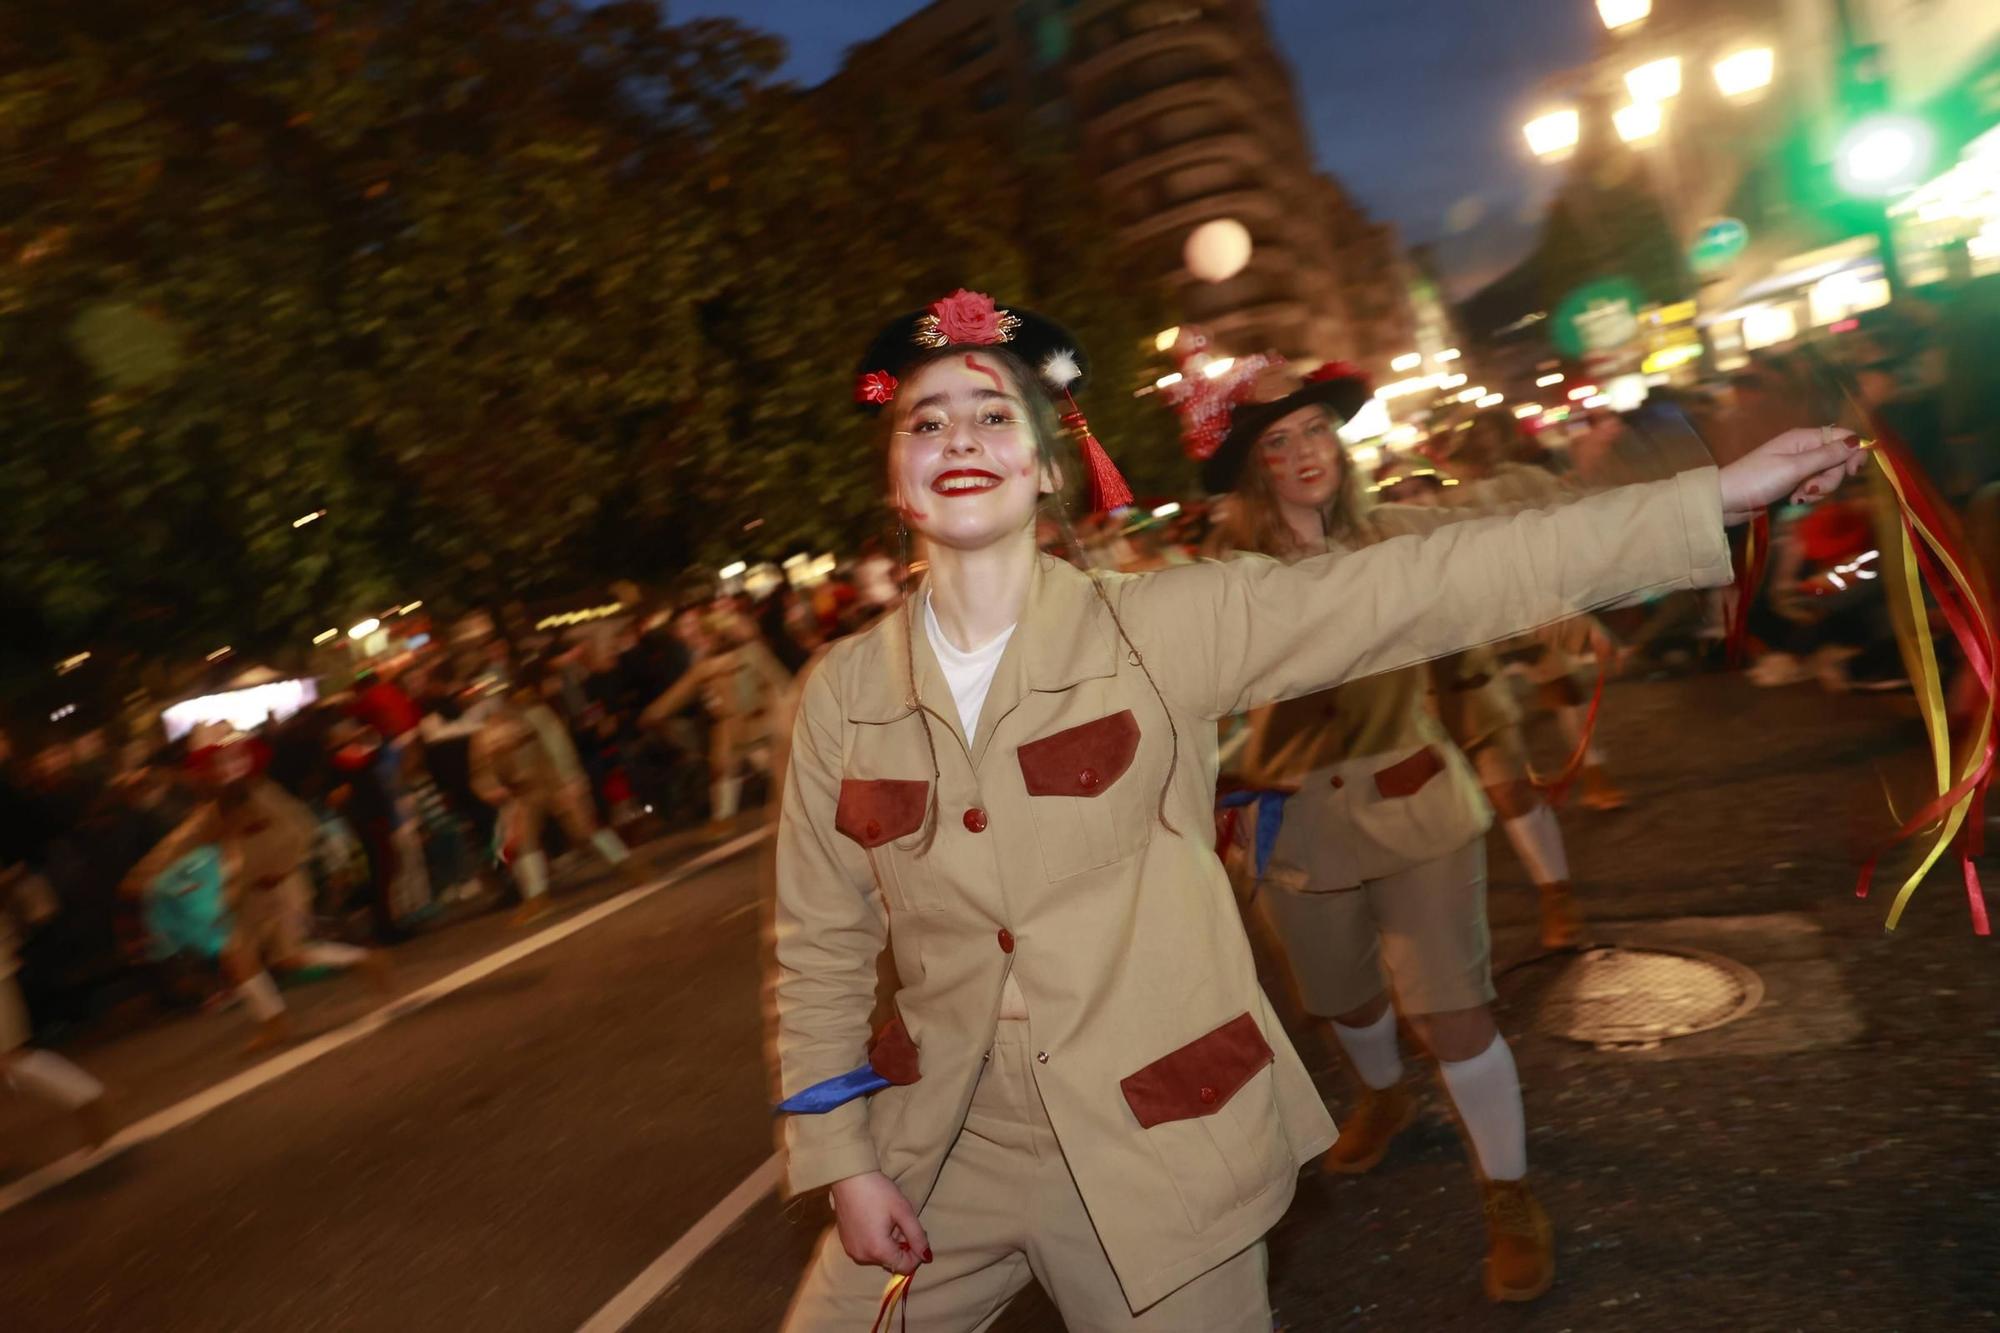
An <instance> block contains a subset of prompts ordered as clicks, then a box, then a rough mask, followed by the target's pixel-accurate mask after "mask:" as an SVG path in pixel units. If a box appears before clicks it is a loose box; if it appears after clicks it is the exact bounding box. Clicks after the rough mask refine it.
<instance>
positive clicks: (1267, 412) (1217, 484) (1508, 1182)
mask: <svg viewBox="0 0 2000 1333" xmlns="http://www.w3.org/2000/svg"><path fill="white" fill-rule="evenodd" d="M1244 393H1245V398H1246V400H1245V401H1244V402H1242V403H1241V404H1239V405H1238V406H1237V407H1236V408H1235V410H1234V411H1233V412H1232V414H1231V418H1230V423H1229V430H1228V432H1227V434H1226V435H1225V436H1224V437H1223V439H1222V441H1221V443H1220V445H1219V446H1218V447H1217V448H1216V450H1215V451H1214V452H1213V453H1212V454H1210V455H1209V457H1208V458H1207V459H1206V460H1205V462H1204V464H1203V467H1202V479H1203V483H1204V488H1205V489H1206V490H1208V491H1209V492H1210V493H1211V494H1216V493H1222V492H1228V494H1229V504H1228V506H1227V513H1228V517H1227V520H1226V521H1225V523H1224V525H1223V533H1222V535H1223V537H1224V539H1225V553H1227V552H1228V551H1234V552H1253V553H1255V554H1258V555H1262V556H1269V557H1272V558H1274V559H1277V560H1282V561H1284V562H1286V563H1288V564H1290V563H1297V562H1299V561H1302V560H1307V559H1310V558H1313V557H1316V556H1325V555H1327V554H1329V553H1332V554H1335V555H1338V554H1341V553H1344V552H1355V551H1359V550H1362V549H1365V548H1367V547H1370V546H1374V545H1376V544H1378V543H1381V542H1386V541H1389V540H1390V539H1392V538H1395V537H1398V536H1405V535H1411V534H1417V535H1421V534H1423V533H1426V532H1429V531H1432V530H1434V529H1436V528H1437V527H1439V526H1441V524H1442V523H1444V522H1445V521H1448V520H1449V519H1451V518H1453V517H1456V516H1455V515H1450V514H1447V513H1445V512H1443V511H1440V510H1436V509H1425V508H1414V507H1411V506H1406V505H1381V506H1370V505H1369V504H1368V503H1367V492H1366V491H1365V490H1364V489H1363V487H1362V485H1361V479H1360V476H1359V474H1358V473H1357V472H1356V470H1355V469H1354V468H1353V467H1352V465H1351V464H1350V463H1349V461H1348V458H1347V453H1346V450H1345V449H1343V448H1342V447H1341V443H1340V437H1339V435H1338V433H1337V432H1338V430H1339V427H1340V425H1341V423H1342V422H1343V421H1345V420H1346V419H1348V418H1349V417H1351V416H1353V414H1354V413H1355V412H1357V411H1359V410H1360V408H1361V406H1362V404H1364V403H1366V402H1367V401H1368V399H1369V397H1370V393H1369V389H1368V386H1367V384H1366V382H1365V381H1364V380H1363V379H1362V378H1361V377H1360V375H1359V373H1358V372H1356V371H1353V370H1351V369H1349V368H1346V367H1339V366H1334V367H1328V368H1326V369H1325V370H1323V371H1320V372H1316V373H1315V374H1314V375H1313V376H1312V377H1311V378H1306V377H1302V376H1301V375H1300V374H1299V373H1298V372H1297V371H1295V370H1294V369H1293V368H1292V367H1290V366H1288V365H1283V364H1278V365H1273V366H1271V367H1268V368H1267V369H1265V370H1264V371H1263V372H1262V373H1261V374H1260V375H1259V376H1258V378H1257V379H1256V380H1255V381H1252V382H1250V383H1248V384H1246V385H1245V386H1244ZM1496 669H1497V667H1496V665H1495V663H1494V661H1493V658H1492V655H1491V654H1490V653H1489V652H1487V651H1486V650H1485V649H1475V650H1473V651H1472V652H1469V653H1461V654H1456V655H1454V656H1452V657H1447V658H1439V659H1436V660H1434V661H1432V662H1431V663H1429V664H1428V665H1427V666H1412V667H1407V668H1405V669H1403V670H1401V671H1393V672H1387V673H1384V674H1382V675H1377V676H1370V677H1368V678H1366V679H1363V680H1354V681H1349V682H1348V683H1346V684H1344V685H1341V686H1340V687H1339V688H1337V689H1334V690H1329V691H1326V692H1325V693H1322V694H1311V695H1305V696H1302V697H1300V698H1296V699H1289V700H1286V701H1284V702H1281V703H1275V704H1270V705H1267V706H1266V707H1264V708H1260V709H1258V710H1257V711H1256V712H1255V713H1254V714H1252V715H1251V717H1250V719H1249V732H1248V736H1247V738H1246V739H1245V741H1244V744H1243V745H1242V748H1241V749H1240V750H1239V751H1238V752H1237V757H1236V759H1235V761H1234V763H1233V764H1232V766H1231V767H1232V771H1233V776H1234V777H1235V778H1236V779H1237V780H1238V781H1240V782H1241V783H1242V784H1244V785H1245V786H1248V787H1250V788H1253V789H1259V790H1264V791H1271V792H1287V793H1290V795H1289V796H1288V797H1287V798H1286V799H1285V802H1284V805H1283V807H1282V812H1281V811H1280V809H1278V808H1273V809H1270V810H1268V811H1265V812H1263V813H1262V814H1261V818H1263V819H1266V820H1278V819H1279V818H1280V817H1281V813H1282V824H1281V827H1280V830H1279V831H1278V832H1277V834H1276V838H1275V842H1272V841H1271V840H1270V839H1271V831H1270V830H1268V829H1266V830H1263V831H1262V840H1260V841H1258V842H1257V843H1256V845H1257V846H1258V847H1260V848H1263V847H1268V848H1269V862H1268V864H1264V865H1259V866H1257V867H1256V881H1255V882H1256V886H1257V894H1256V897H1255V899H1254V901H1253V902H1252V904H1251V905H1250V907H1249V909H1248V910H1251V911H1261V912H1262V913H1263V914H1264V915H1265V917H1266V919H1268V920H1269V922H1270V923H1271V925H1272V927H1273V928H1274V929H1275V931H1276V933H1277V937H1278V940H1279V942H1280V943H1281V945H1282V946H1283V948H1284V951H1285V954H1286V956H1287V958H1288V959H1289V961H1290V963H1291V969H1292V974H1293V980H1294V983H1295V986H1296V990H1297V993H1298V996H1299V1000H1300V1002H1301V1003H1302V1005H1303V1006H1304V1008H1305V1009H1306V1011H1307V1012H1308V1013H1309V1014H1311V1015H1312V1016H1313V1017H1314V1018H1316V1019H1318V1020H1321V1021H1322V1022H1324V1023H1326V1024H1327V1025H1328V1026H1329V1027H1330V1028H1331V1030H1332V1033H1333V1035H1334V1037H1335V1038H1336V1039H1337V1045H1338V1046H1339V1048H1340V1049H1341V1051H1342V1052H1343V1053H1344V1054H1345V1055H1346V1057H1347V1063H1348V1065H1349V1066H1350V1068H1351V1069H1352V1070H1353V1071H1354V1073H1355V1075H1356V1078H1357V1081H1358V1082H1359V1084H1360V1097H1359V1100H1358V1102H1357V1104H1356V1106H1355V1108H1354V1110H1353V1111H1352V1113H1351V1114H1350V1115H1349V1116H1348V1118H1347V1119H1346V1120H1345V1121H1344V1122H1343V1123H1342V1124H1341V1126H1340V1138H1339V1139H1338V1141H1336V1142H1335V1143H1334V1145H1333V1148H1332V1149H1331V1150H1330V1151H1329V1152H1328V1153H1327V1155H1326V1158H1325V1160H1324V1165H1325V1167H1326V1169H1327V1170H1329V1171H1333V1172H1337V1173H1341V1174H1360V1173H1362V1172H1365V1171H1369V1170H1372V1169H1373V1168H1374V1167H1375V1166H1376V1164H1377V1163H1379V1162H1380V1161H1381V1160H1382V1158H1383V1156H1384V1155H1385V1154H1386V1153H1387V1152H1388V1150H1389V1145H1390V1142H1391V1140H1393V1139H1394V1138H1395V1136H1396V1135H1397V1134H1399V1133H1401V1132H1402V1130H1403V1129H1404V1128H1406V1127H1407V1126H1408V1125H1409V1124H1410V1122H1411V1121H1412V1120H1413V1119H1414V1118H1415V1115H1416V1110H1417V1097H1416V1093H1415V1092H1414V1090H1413V1089H1412V1088H1411V1087H1410V1085H1409V1083H1408V1082H1407V1080H1406V1078H1405V1074H1404V1067H1403V1059H1402V1054H1401V1052H1400V1051H1399V1050H1398V1048H1397V1035H1396V1016H1397V1011H1399V1010H1400V1012H1401V1013H1402V1014H1403V1015H1404V1016H1405V1017H1407V1018H1408V1019H1409V1020H1410V1021H1411V1023H1412V1024H1414V1025H1415V1027H1416V1029H1417V1031H1418V1033H1419V1034H1420V1035H1421V1036H1422V1038H1423V1040H1424V1043H1425V1045H1426V1046H1428V1047H1429V1048H1430V1053H1431V1054H1432V1055H1433V1056H1435V1057H1436V1058H1437V1060H1438V1066H1439V1072H1440V1074H1441V1075H1442V1077H1443V1080H1444V1085H1445V1089H1446V1091H1447V1092H1448V1093H1449V1094H1450V1096H1451V1100H1452V1103H1453V1105H1454V1106H1455V1108H1456V1109H1457V1112H1458V1116H1459V1120H1460V1122H1461V1123H1462V1124H1463V1125H1464V1126H1465V1129H1466V1133H1467V1137H1468V1138H1469V1139H1470V1140H1471V1143H1472V1146H1473V1148H1474V1150H1475V1153H1476V1157H1477V1161H1476V1163H1475V1165H1476V1166H1477V1168H1478V1173H1479V1177H1480V1180H1481V1183H1482V1188H1483V1191H1484V1202H1485V1213H1486V1220H1487V1230H1488V1242H1489V1243H1488V1249H1487V1257H1486V1264H1485V1282H1486V1290H1487V1294H1488V1295H1489V1296H1490V1297H1492V1298H1493V1299H1494V1300H1510V1301H1525V1300H1532V1299H1534V1298H1535V1297H1537V1296H1539V1295H1541V1294H1542V1293H1543V1292H1545V1291H1547V1290H1548V1288H1549V1284H1550V1283H1551V1282H1552V1281H1553V1280H1554V1277H1555V1245H1554V1237H1553V1233H1552V1231H1551V1228H1550V1225H1549V1220H1548V1217H1547V1215H1546V1214H1545V1213H1544V1212H1543V1210H1542V1207H1541V1205H1540V1203H1539V1202H1537V1201H1536V1199H1535V1196H1534V1194H1533V1193H1532V1192H1531V1191H1530V1189H1529V1187H1528V1183H1527V1180H1526V1176H1527V1171H1528V1143H1527V1127H1526V1122H1525V1118H1524V1114H1523V1111H1522V1105H1521V1081H1520V1078H1519V1076H1518V1075H1517V1074H1516V1072H1515V1068H1514V1060H1513V1055H1512V1053H1511V1052H1510V1051H1509V1049H1508V1046H1507V1041H1506V1039H1505V1038H1504V1037H1502V1036H1501V1035H1500V1032H1499V1029H1498V1028H1497V1027H1495V1025H1494V1022H1493V1011H1492V1007H1491V1006H1492V1002H1493V997H1494V990H1493V968H1492V951H1491V946H1490V940H1489V937H1488V934H1487V927H1486V831H1487V829H1488V828H1489V827H1490V826H1491V825H1492V822H1493V812H1492V810H1491V809H1490V808H1489V807H1488V805H1487V803H1486V800H1485V799H1484V797H1483V796H1482V795H1481V786H1482V782H1481V775H1480V773H1479V771H1478V770H1477V768H1476V767H1475V765H1474V764H1473V763H1472V762H1471V761H1470V760H1468V759H1467V757H1466V756H1465V754H1464V753H1463V752H1462V751H1461V750H1460V749H1459V747H1458V746H1457V745H1455V744H1453V741H1452V734H1451V733H1448V731H1447V729H1446V727H1445V726H1444V725H1443V723H1442V722H1441V721H1440V719H1439V717H1438V716H1436V715H1434V714H1433V712H1432V709H1431V706H1430V705H1429V702H1428V700H1429V698H1430V697H1431V696H1432V695H1433V694H1435V696H1436V697H1437V698H1438V699H1439V700H1440V701H1441V702H1442V703H1443V705H1444V707H1443V709H1442V710H1441V711H1443V712H1445V713H1446V714H1447V715H1449V716H1451V717H1454V718H1463V717H1464V716H1465V715H1467V714H1468V713H1470V712H1472V711H1474V710H1473V709H1472V708H1471V707H1470V706H1469V705H1467V704H1466V702H1465V700H1464V698H1463V696H1465V695H1467V694H1468V693H1472V692H1475V691H1478V690H1480V689H1484V688H1489V687H1490V682H1491V677H1492V675H1493V673H1494V672H1495V670H1496ZM1482 730H1483V729H1482ZM1540 891H1541V894H1542V897H1543V902H1544V917H1545V919H1546V918H1547V917H1549V916H1550V914H1551V913H1554V914H1555V915H1556V916H1557V917H1559V918H1566V917H1570V916H1571V915H1573V914H1572V911H1571V909H1570V908H1569V905H1568V902H1567V899H1568V887H1567V885H1566V884H1557V883H1550V884H1544V885H1542V886H1541V890H1540ZM1552 897H1553V898H1555V899H1557V901H1555V902H1553V903H1551V902H1550V899H1551V898H1552ZM1392 998H1393V1000H1394V1005H1393V1007H1392V1004H1391V1000H1392Z"/></svg>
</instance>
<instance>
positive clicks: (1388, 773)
mask: <svg viewBox="0 0 2000 1333" xmlns="http://www.w3.org/2000/svg"><path fill="white" fill-rule="evenodd" d="M1442 772H1444V756H1443V755H1441V754H1439V753H1438V752H1437V747H1436V746H1435V745H1426V746H1425V747H1424V748H1423V749H1421V750H1419V751H1417V752H1416V753H1415V754H1413V755H1411V756H1410V757H1409V758H1408V759H1404V760H1400V761H1398V762H1397V763H1393V764H1391V765H1389V766H1388V767H1387V768H1383V769H1377V770H1376V772H1375V790H1376V791H1378V792H1380V793H1381V794H1382V797H1383V799H1385V800H1391V801H1394V800H1400V799H1402V798H1403V797H1405V796H1415V795H1416V794H1417V793H1418V792H1420V791H1422V790H1423V788H1424V784H1425V783H1427V782H1429V781H1430V780H1431V779H1432V778H1434V777H1436V776H1437V775H1438V774H1440V773H1442Z"/></svg>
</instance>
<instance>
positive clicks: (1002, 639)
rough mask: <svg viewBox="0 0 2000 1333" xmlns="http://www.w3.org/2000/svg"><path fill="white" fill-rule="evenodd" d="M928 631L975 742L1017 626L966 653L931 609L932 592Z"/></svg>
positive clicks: (927, 602) (926, 619)
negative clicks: (989, 693)
mask: <svg viewBox="0 0 2000 1333" xmlns="http://www.w3.org/2000/svg"><path fill="white" fill-rule="evenodd" d="M924 633H925V634H927V635H929V636H930V641H931V651H932V652H934V653H936V654H937V660H938V665H939V666H940V667H942V668H944V679H945V684H947V685H949V686H950V687H951V701H952V702H953V703H955V704H957V705H958V721H959V725H960V726H962V727H964V728H965V743H966V744H967V745H970V744H972V738H973V736H974V735H975V734H977V733H978V731H979V711H980V710H981V709H982V708H984V707H986V692H987V691H988V690H990V689H992V688H993V673H994V671H995V670H996V669H997V668H998V667H999V665H1000V654H1002V653H1004V652H1006V651H1007V640H1009V639H1011V638H1013V637H1014V627H1013V626H1012V625H1009V626H1008V627H1007V628H1006V629H1004V630H1002V631H1000V633H998V634H996V635H994V636H993V639H992V641H991V642H988V643H985V644H982V645H980V646H979V647H977V648H974V649H973V650H972V651H971V652H969V653H962V652H960V651H959V650H958V649H956V648H954V647H952V646H951V642H950V640H948V639H946V638H945V636H944V631H943V630H941V629H939V628H938V623H937V612H935V611H933V610H931V599H930V595H929V594H928V593H926V594H925V595H924Z"/></svg>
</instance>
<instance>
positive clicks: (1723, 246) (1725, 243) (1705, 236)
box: [1688, 218, 1750, 274]
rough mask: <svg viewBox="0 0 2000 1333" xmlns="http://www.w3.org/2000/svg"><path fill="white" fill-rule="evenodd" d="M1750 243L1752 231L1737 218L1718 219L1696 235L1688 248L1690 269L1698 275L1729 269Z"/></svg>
mask: <svg viewBox="0 0 2000 1333" xmlns="http://www.w3.org/2000/svg"><path fill="white" fill-rule="evenodd" d="M1749 243H1750V229H1749V228H1748V227H1746V226H1744V225H1743V224H1742V223H1741V222H1738V221H1737V220H1736V219H1735V218H1717V219H1716V220H1715V221H1713V222H1710V223H1708V224H1707V225H1705V226H1704V227H1702V229H1701V230H1700V231H1698V232H1696V233H1695V237H1694V244H1693V245H1690V246H1689V247H1688V267H1690V268H1692V269H1693V270H1694V271H1695V272H1696V273H1701V274H1708V273H1714V272H1716V271H1717V270H1718V269H1722V268H1726V267H1728V265H1729V263H1730V262H1731V261H1732V260H1734V259H1735V258H1736V256H1738V255H1740V254H1742V253H1743V247H1744V246H1746V245H1748V244H1749Z"/></svg>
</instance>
